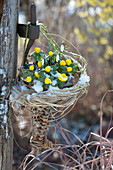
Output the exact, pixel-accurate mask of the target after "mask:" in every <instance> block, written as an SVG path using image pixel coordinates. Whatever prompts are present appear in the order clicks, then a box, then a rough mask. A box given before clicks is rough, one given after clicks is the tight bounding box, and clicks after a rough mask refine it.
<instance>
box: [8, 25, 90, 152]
mask: <svg viewBox="0 0 113 170" xmlns="http://www.w3.org/2000/svg"><path fill="white" fill-rule="evenodd" d="M40 26H41V33H42V35H43V36H44V37H45V38H46V39H47V40H48V42H49V43H50V45H51V47H52V49H53V52H52V51H50V53H49V55H45V57H44V56H43V58H42V59H41V58H40V56H41V55H42V54H43V55H44V53H42V51H41V50H40V49H39V48H36V49H35V52H33V53H32V54H31V57H34V58H35V61H34V63H32V64H30V63H27V64H26V65H25V66H22V67H21V68H20V77H19V78H20V81H18V83H17V85H15V86H13V88H12V92H11V95H10V104H11V106H12V108H13V109H14V111H16V112H18V114H17V115H16V116H18V117H19V116H20V117H21V116H22V115H24V112H28V113H29V115H28V116H29V117H30V119H31V123H32V129H31V132H32V135H31V139H30V144H31V146H32V148H35V149H36V148H48V147H53V144H52V143H51V142H50V141H49V140H48V139H47V131H48V128H49V125H50V123H51V122H52V121H58V120H59V119H61V118H62V117H64V116H65V115H66V114H67V113H68V112H69V111H70V110H71V109H72V107H74V105H75V104H76V102H77V100H78V99H79V98H80V97H81V96H83V95H84V94H86V92H87V90H86V88H87V86H89V81H90V78H89V76H87V74H86V66H87V62H86V60H85V59H84V58H83V57H82V56H80V55H78V54H75V53H72V52H68V51H66V50H65V47H64V46H62V48H63V50H62V49H61V47H59V45H58V44H57V43H56V42H55V41H54V39H53V38H52V37H51V36H50V34H49V33H48V31H47V29H46V27H45V26H44V25H43V24H40ZM37 50H38V52H37ZM40 53H41V55H40ZM52 56H54V57H53V58H52ZM56 58H57V61H56ZM37 59H38V60H39V61H38V62H40V63H41V61H42V60H43V66H42V65H41V66H39V64H40V63H37ZM46 60H47V61H46ZM78 60H79V61H80V62H79V61H78ZM52 61H53V63H52ZM45 63H46V64H45ZM48 63H49V67H48ZM81 63H82V64H81ZM37 65H38V66H37ZM75 65H76V66H75ZM30 66H31V67H30ZM54 66H55V67H56V70H55V67H54ZM29 68H30V70H29ZM67 68H69V70H68V69H67ZM70 68H72V70H71V69H70ZM37 69H38V72H37V73H38V74H37V75H38V76H35V77H34V74H35V71H36V70H37ZM63 69H64V70H63ZM74 69H75V70H74ZM50 70H52V71H53V72H52V73H51V72H50ZM67 70H68V71H67ZM55 71H56V72H55ZM58 71H59V72H58ZM42 73H43V74H42ZM53 73H54V74H53ZM29 74H30V76H28V75H29ZM41 75H44V76H45V75H46V77H45V78H44V79H46V80H49V82H47V84H46V81H44V80H42V79H41ZM60 75H61V76H60ZM30 77H31V79H30ZM42 77H43V76H42ZM43 81H44V82H43ZM37 82H38V83H37ZM52 82H55V83H56V85H55V84H54V83H52ZM41 85H42V87H41Z"/></svg>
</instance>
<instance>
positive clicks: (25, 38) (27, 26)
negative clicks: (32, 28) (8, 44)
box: [21, 23, 29, 66]
mask: <svg viewBox="0 0 113 170" xmlns="http://www.w3.org/2000/svg"><path fill="white" fill-rule="evenodd" d="M28 25H29V23H27V28H26V37H25V42H24V51H23V59H22V63H21V66H23V65H24V59H25V51H26V43H27V35H28Z"/></svg>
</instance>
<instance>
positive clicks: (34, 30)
mask: <svg viewBox="0 0 113 170" xmlns="http://www.w3.org/2000/svg"><path fill="white" fill-rule="evenodd" d="M30 15H31V22H30V24H29V25H28V34H27V38H29V41H28V44H27V48H26V51H25V53H24V63H23V65H25V62H26V61H27V55H28V53H29V50H30V48H31V47H32V45H33V43H34V41H35V39H38V38H39V32H40V26H39V25H36V5H35V4H34V3H32V4H31V7H30ZM26 31H27V24H17V33H18V34H19V36H20V37H23V38H25V37H26Z"/></svg>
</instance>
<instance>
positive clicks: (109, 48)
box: [105, 45, 113, 55]
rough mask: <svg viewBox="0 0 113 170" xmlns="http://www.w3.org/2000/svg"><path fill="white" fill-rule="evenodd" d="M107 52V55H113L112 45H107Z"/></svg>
mask: <svg viewBox="0 0 113 170" xmlns="http://www.w3.org/2000/svg"><path fill="white" fill-rule="evenodd" d="M105 53H106V54H107V55H113V48H112V47H111V46H110V45H108V46H107V47H106V51H105Z"/></svg>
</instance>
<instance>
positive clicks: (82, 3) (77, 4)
mask: <svg viewBox="0 0 113 170" xmlns="http://www.w3.org/2000/svg"><path fill="white" fill-rule="evenodd" d="M85 3H86V1H84V0H83V1H76V6H77V8H79V7H83V6H84V5H85Z"/></svg>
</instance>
